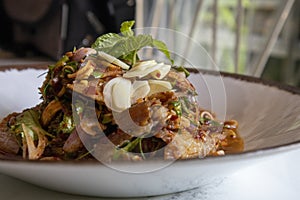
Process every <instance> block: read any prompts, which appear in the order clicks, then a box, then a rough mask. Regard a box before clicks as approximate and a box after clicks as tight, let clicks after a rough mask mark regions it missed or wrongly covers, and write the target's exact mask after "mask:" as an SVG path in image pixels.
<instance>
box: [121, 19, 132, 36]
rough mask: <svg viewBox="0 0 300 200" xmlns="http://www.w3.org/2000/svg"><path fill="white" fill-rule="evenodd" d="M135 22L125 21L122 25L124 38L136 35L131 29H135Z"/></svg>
mask: <svg viewBox="0 0 300 200" xmlns="http://www.w3.org/2000/svg"><path fill="white" fill-rule="evenodd" d="M134 23H135V21H125V22H123V23H122V24H121V28H120V31H121V33H122V34H123V35H124V36H133V35H134V33H133V31H132V30H131V28H132V27H133V25H134Z"/></svg>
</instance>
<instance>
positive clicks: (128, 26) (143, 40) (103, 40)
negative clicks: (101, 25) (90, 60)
mask: <svg viewBox="0 0 300 200" xmlns="http://www.w3.org/2000/svg"><path fill="white" fill-rule="evenodd" d="M134 23H135V21H125V22H123V23H122V24H121V28H120V31H121V33H120V34H116V33H107V34H104V35H102V36H100V37H98V38H97V39H96V41H95V42H94V44H92V48H94V49H95V50H97V51H103V52H105V53H107V54H110V55H112V56H114V57H116V58H119V59H122V60H125V61H127V62H129V63H130V64H132V65H134V64H135V63H136V62H137V61H138V60H139V57H138V55H137V53H138V51H139V50H141V49H142V48H144V47H147V46H149V47H154V48H156V49H158V50H159V51H161V52H162V53H163V54H164V55H165V56H166V57H167V58H168V59H169V60H170V62H171V63H172V64H173V63H174V61H173V60H172V59H171V55H170V52H169V50H168V48H167V46H166V44H165V43H164V42H162V41H160V40H157V39H154V38H152V36H151V35H148V34H140V35H136V36H135V35H134V32H133V31H132V27H133V25H134Z"/></svg>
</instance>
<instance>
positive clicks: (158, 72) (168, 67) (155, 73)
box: [151, 64, 171, 79]
mask: <svg viewBox="0 0 300 200" xmlns="http://www.w3.org/2000/svg"><path fill="white" fill-rule="evenodd" d="M170 70H171V65H165V64H164V65H163V66H162V67H161V68H159V69H158V70H155V71H153V72H151V75H152V77H154V78H156V79H163V78H164V77H165V76H166V75H167V74H168V73H169V71H170Z"/></svg>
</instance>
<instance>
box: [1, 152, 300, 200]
mask: <svg viewBox="0 0 300 200" xmlns="http://www.w3.org/2000/svg"><path fill="white" fill-rule="evenodd" d="M299 153H300V150H298V151H292V152H290V153H287V154H283V155H279V156H277V157H275V158H272V159H271V160H268V161H262V162H260V163H258V164H256V165H254V166H250V167H248V168H246V169H241V170H240V171H238V172H236V173H235V174H233V175H231V176H230V177H226V178H223V179H219V180H216V181H215V183H214V184H212V185H208V186H205V187H202V188H197V189H194V190H189V191H186V192H181V193H177V194H170V195H164V196H157V197H147V198H137V199H140V200H144V199H149V200H171V199H172V200H181V199H182V200H217V199H218V200H219V199H222V200H241V199H243V200H252V199H255V200H266V199H272V200H277V199H278V200H282V199H286V200H298V199H299V198H300V156H299ZM0 188H1V190H0V191H1V198H0V199H10V200H27V199H28V200H32V199H43V200H48V199H49V200H53V199H55V200H69V199H70V200H71V199H72V200H92V199H99V200H101V199H107V198H98V197H86V196H75V195H71V194H64V193H59V192H55V191H51V190H47V189H44V188H40V187H38V186H34V185H31V184H28V183H25V182H23V181H19V180H17V179H14V178H11V177H8V176H6V175H3V174H0Z"/></svg>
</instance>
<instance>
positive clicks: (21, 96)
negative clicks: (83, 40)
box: [0, 69, 300, 197]
mask: <svg viewBox="0 0 300 200" xmlns="http://www.w3.org/2000/svg"><path fill="white" fill-rule="evenodd" d="M43 72H44V70H34V69H24V70H21V71H18V70H9V71H2V72H0V85H1V87H0V95H1V99H0V116H5V115H7V114H8V113H10V112H13V111H21V110H22V109H23V108H26V107H31V106H34V105H35V104H36V103H38V102H39V94H38V90H37V88H38V87H39V86H41V83H42V81H43V80H44V78H43V77H40V78H37V77H38V75H40V74H42V73H43ZM219 80H220V77H219V76H216V75H214V74H210V73H205V74H201V75H200V74H192V76H191V81H192V82H193V83H194V84H195V85H196V88H197V91H198V93H199V96H200V98H199V101H200V103H201V106H203V107H205V108H208V109H212V110H213V111H214V112H216V114H217V115H219V116H221V118H222V117H225V116H227V117H229V118H234V119H236V120H238V122H239V124H240V128H239V130H240V134H241V135H242V137H243V138H244V140H245V152H244V153H242V154H237V155H227V156H224V157H215V158H205V159H195V160H186V161H176V162H174V163H171V164H170V163H167V164H166V162H164V161H149V162H142V163H119V165H120V167H122V169H135V170H136V171H140V172H142V171H147V169H158V170H148V171H149V172H146V173H129V172H123V171H120V170H116V169H113V168H110V167H107V166H105V165H102V164H100V163H90V162H88V163H79V162H54V163H53V162H51V163H49V162H29V161H7V160H1V161H0V172H1V173H3V174H6V175H10V176H13V177H16V178H18V179H21V180H24V181H27V182H30V183H33V184H36V185H39V186H42V187H46V188H49V189H53V190H57V191H62V192H66V193H72V194H81V195H89V196H109V197H134V196H135V197H136V196H153V195H160V194H167V193H174V192H179V191H184V190H188V189H191V188H195V187H201V186H204V185H206V184H209V183H210V182H211V181H214V180H216V179H218V178H220V179H221V178H222V177H224V176H228V175H230V174H232V173H233V172H236V171H237V170H239V169H243V168H245V167H247V166H249V165H253V164H256V163H258V161H260V160H266V159H267V158H272V157H276V156H278V155H280V154H281V153H284V152H288V151H291V150H296V149H299V148H300V143H299V141H300V95H299V94H300V93H299V91H297V89H295V88H285V89H280V88H279V87H277V86H270V85H267V84H263V83H262V82H260V81H259V80H257V79H252V78H247V77H241V76H236V75H233V76H231V75H228V74H227V75H226V74H225V75H224V76H223V77H222V82H219ZM224 95H225V96H224ZM208 97H210V98H208ZM215 97H218V99H217V100H216V98H215ZM224 108H226V109H224ZM219 112H220V113H219ZM164 165H166V166H165V167H163V168H162V167H161V166H164Z"/></svg>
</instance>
